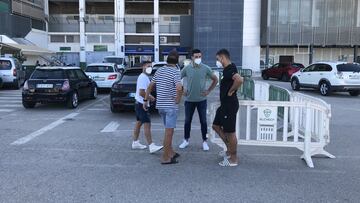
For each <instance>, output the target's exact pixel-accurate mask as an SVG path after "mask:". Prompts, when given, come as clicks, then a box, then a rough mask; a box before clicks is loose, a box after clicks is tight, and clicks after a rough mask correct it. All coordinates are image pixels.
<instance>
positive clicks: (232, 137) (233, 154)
mask: <svg viewBox="0 0 360 203" xmlns="http://www.w3.org/2000/svg"><path fill="white" fill-rule="evenodd" d="M225 136H227V137H228V140H229V144H228V146H229V148H228V152H229V155H230V159H229V161H230V163H237V162H238V159H237V137H236V134H235V133H225Z"/></svg>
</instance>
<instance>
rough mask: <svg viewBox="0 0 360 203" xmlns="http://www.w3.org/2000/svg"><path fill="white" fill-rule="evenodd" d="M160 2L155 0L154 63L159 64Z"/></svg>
mask: <svg viewBox="0 0 360 203" xmlns="http://www.w3.org/2000/svg"><path fill="white" fill-rule="evenodd" d="M159 44H160V36H159V0H154V62H159V55H160V54H159V52H160V45H159Z"/></svg>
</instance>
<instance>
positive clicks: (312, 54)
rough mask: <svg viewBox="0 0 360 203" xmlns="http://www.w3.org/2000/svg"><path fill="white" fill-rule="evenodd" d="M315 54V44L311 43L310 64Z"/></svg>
mask: <svg viewBox="0 0 360 203" xmlns="http://www.w3.org/2000/svg"><path fill="white" fill-rule="evenodd" d="M313 56H314V45H313V44H311V45H310V50H309V65H310V64H312V63H313Z"/></svg>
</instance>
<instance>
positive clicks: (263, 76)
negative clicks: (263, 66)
mask: <svg viewBox="0 0 360 203" xmlns="http://www.w3.org/2000/svg"><path fill="white" fill-rule="evenodd" d="M261 77H262V79H264V80H268V79H269V76H267V75H266V73H262V74H261Z"/></svg>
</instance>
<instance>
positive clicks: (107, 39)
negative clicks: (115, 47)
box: [101, 35, 115, 43]
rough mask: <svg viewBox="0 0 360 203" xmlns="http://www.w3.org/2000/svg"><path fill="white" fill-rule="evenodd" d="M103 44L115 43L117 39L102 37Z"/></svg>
mask: <svg viewBox="0 0 360 203" xmlns="http://www.w3.org/2000/svg"><path fill="white" fill-rule="evenodd" d="M101 42H102V43H114V42H115V37H114V35H102V36H101Z"/></svg>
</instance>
